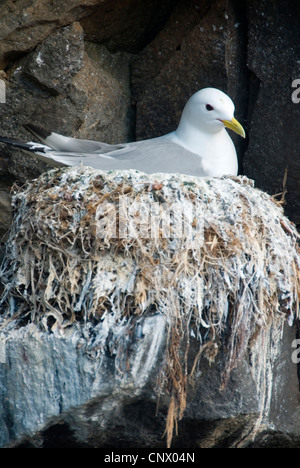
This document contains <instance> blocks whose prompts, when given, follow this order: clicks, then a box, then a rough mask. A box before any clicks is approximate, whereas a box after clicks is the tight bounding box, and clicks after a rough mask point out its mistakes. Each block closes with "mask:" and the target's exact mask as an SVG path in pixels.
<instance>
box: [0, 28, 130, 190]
mask: <svg viewBox="0 0 300 468" xmlns="http://www.w3.org/2000/svg"><path fill="white" fill-rule="evenodd" d="M66 56H67V59H65V57H66ZM10 73H11V74H10V77H9V83H8V86H7V98H6V104H5V105H2V107H1V108H0V115H1V134H6V135H8V134H10V135H14V136H15V137H16V138H20V139H23V140H25V141H29V140H31V138H32V136H31V135H30V134H28V132H26V131H25V129H24V128H23V127H22V125H24V124H25V123H27V122H32V123H36V124H38V125H43V126H45V127H46V128H48V129H52V130H54V131H58V132H59V133H63V134H66V135H74V136H78V137H84V138H90V139H93V138H94V139H95V138H99V139H100V140H104V141H107V142H108V143H116V142H118V141H123V140H128V139H129V136H130V134H131V123H130V109H131V107H130V92H129V86H130V85H129V64H128V57H127V56H126V55H124V54H122V53H118V54H114V55H111V54H110V53H109V52H108V51H107V50H106V49H105V47H103V46H98V45H96V44H85V43H84V33H83V30H82V28H81V26H80V24H79V23H73V24H72V25H70V26H66V27H64V28H61V29H59V30H58V31H56V32H54V33H53V34H52V35H50V36H48V37H47V39H45V41H43V43H42V44H41V45H39V46H38V47H37V48H36V49H35V50H34V51H33V52H31V53H29V54H27V55H26V56H25V57H23V58H22V59H21V60H19V61H17V62H16V64H15V66H14V68H13V69H12V70H11V72H10ZM5 155H7V157H9V160H10V163H9V166H8V170H9V172H10V173H11V174H12V175H14V176H15V178H17V179H19V180H21V181H24V180H26V178H30V177H36V176H37V175H39V174H40V173H41V172H43V171H45V170H46V169H47V165H46V164H44V165H43V164H40V162H37V161H36V159H35V158H34V157H32V156H30V155H28V154H24V153H22V152H16V151H11V150H8V151H6V150H4V156H5Z"/></svg>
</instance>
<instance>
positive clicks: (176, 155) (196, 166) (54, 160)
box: [39, 138, 206, 176]
mask: <svg viewBox="0 0 300 468" xmlns="http://www.w3.org/2000/svg"><path fill="white" fill-rule="evenodd" d="M81 141H83V140H81ZM85 149H86V147H85ZM39 157H41V158H42V159H44V160H46V161H48V163H50V164H51V165H54V166H61V165H63V166H79V165H83V166H90V167H93V168H95V169H101V170H114V169H119V170H128V169H135V170H138V171H142V172H145V173H148V174H153V173H159V172H162V173H181V174H188V175H194V176H205V175H206V174H205V171H204V169H203V166H202V160H201V157H200V156H199V155H197V154H194V153H191V152H190V151H188V150H186V149H185V148H183V147H182V146H180V145H178V144H176V143H174V142H172V141H171V140H169V139H164V138H157V139H154V140H145V141H142V142H134V143H129V144H124V145H123V146H122V147H121V148H120V147H119V148H116V149H115V148H114V149H113V150H112V151H110V152H107V153H105V154H99V153H93V152H92V153H88V152H78V153H77V152H76V153H74V152H71V151H68V152H63V151H46V152H45V153H39ZM49 159H50V160H51V161H49Z"/></svg>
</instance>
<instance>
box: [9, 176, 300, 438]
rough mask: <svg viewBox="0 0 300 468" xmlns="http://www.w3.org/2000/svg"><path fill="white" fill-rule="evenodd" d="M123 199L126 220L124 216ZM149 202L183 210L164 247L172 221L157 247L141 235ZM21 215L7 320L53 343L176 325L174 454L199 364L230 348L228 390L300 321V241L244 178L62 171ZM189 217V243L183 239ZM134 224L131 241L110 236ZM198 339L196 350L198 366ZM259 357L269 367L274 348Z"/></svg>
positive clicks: (31, 189) (23, 201)
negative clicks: (193, 343)
mask: <svg viewBox="0 0 300 468" xmlns="http://www.w3.org/2000/svg"><path fill="white" fill-rule="evenodd" d="M157 179H159V180H157ZM124 195H126V200H127V201H128V200H129V202H130V203H129V207H130V210H129V212H128V210H127V212H126V211H124V212H123V211H122V210H120V197H122V196H124ZM137 202H138V203H139V204H138V205H137V206H136V208H135V203H137ZM150 202H151V203H153V202H155V204H156V207H159V209H160V208H161V207H162V206H164V207H166V206H169V205H171V204H172V203H174V202H176V207H177V208H179V214H178V212H176V210H175V211H173V212H172V215H171V216H170V217H169V218H168V220H167V221H169V232H168V233H167V234H168V235H167V236H166V235H165V232H164V231H163V229H162V226H166V219H165V217H166V212H165V211H164V210H160V212H159V218H158V219H159V222H158V224H157V231H156V235H155V236H153V235H151V233H150V230H151V229H152V228H151V226H150V227H149V225H145V224H144V225H142V226H139V224H138V221H141V220H142V221H143V220H144V221H145V219H146V217H147V216H148V214H149V212H148V211H147V209H148V203H150ZM13 204H14V210H15V216H14V223H13V227H12V230H11V233H10V236H9V239H8V242H7V252H6V257H5V261H4V264H3V265H2V272H1V275H2V283H3V285H4V292H3V295H2V306H3V309H4V311H5V312H4V315H5V316H6V318H8V317H10V318H11V319H12V318H13V319H14V320H16V321H17V322H18V321H19V323H20V324H22V323H24V322H26V321H29V320H30V321H32V322H35V323H38V324H40V325H41V326H42V327H44V328H45V329H46V330H50V329H51V331H53V332H56V331H59V330H63V329H64V328H65V327H68V326H70V325H71V324H72V323H73V322H74V321H84V322H89V321H95V322H99V321H101V320H103V318H104V317H105V316H107V315H108V314H109V315H110V316H111V317H113V321H112V322H111V323H112V324H114V323H115V324H116V323H118V321H120V320H123V321H124V320H129V319H130V318H132V317H134V316H139V315H140V314H146V313H148V314H149V313H153V312H154V311H155V313H160V314H165V315H166V316H167V317H168V321H169V323H170V333H169V339H168V344H167V349H166V359H165V364H166V365H165V366H164V368H163V370H162V373H161V375H160V377H159V382H160V385H159V386H158V389H159V392H166V391H167V392H169V394H170V401H171V403H170V406H169V412H168V415H167V424H166V435H167V444H168V446H170V444H171V440H172V436H173V432H174V429H175V428H176V427H177V421H178V420H179V419H181V417H182V415H183V413H184V410H185V406H186V396H187V386H188V381H189V379H190V378H191V376H194V375H196V370H197V366H198V363H199V360H200V357H201V355H202V354H205V355H206V357H207V358H208V359H209V360H210V361H213V360H214V358H215V356H216V355H217V353H218V352H219V350H220V346H221V347H222V351H223V352H224V355H225V356H226V359H225V364H224V368H223V371H222V382H221V383H222V385H223V386H225V385H226V383H227V382H228V379H229V376H230V372H231V370H232V369H233V368H234V367H235V366H236V365H237V363H238V362H239V360H240V359H241V357H242V356H243V355H244V354H245V352H247V351H248V350H249V348H251V347H253V346H254V343H257V342H258V341H259V340H262V342H266V340H265V337H266V336H267V335H268V333H271V330H281V327H282V324H283V323H284V322H285V320H288V322H289V323H290V324H291V323H292V322H293V320H294V318H295V317H298V315H299V308H298V304H299V293H300V286H299V285H300V273H299V272H300V256H299V248H298V241H299V236H298V233H297V231H296V228H295V227H294V225H293V224H292V223H291V222H289V220H288V219H287V218H286V217H285V216H284V214H283V211H282V208H281V207H280V206H279V204H278V203H276V202H275V201H274V200H273V199H272V198H271V197H270V196H268V195H267V194H265V193H263V192H261V191H259V190H257V189H255V188H253V186H252V183H251V181H249V180H248V179H247V178H245V177H238V178H223V179H208V178H207V179H205V178H203V179H198V178H193V177H188V176H174V175H173V176H171V175H166V174H164V175H155V176H148V175H145V174H142V173H139V172H136V171H127V172H118V171H113V172H111V173H105V172H101V171H96V170H93V169H90V168H68V169H63V170H62V169H59V170H54V171H51V172H48V173H45V174H43V175H42V176H41V177H40V178H39V179H37V180H34V181H32V182H30V183H28V184H27V186H26V187H23V188H22V189H19V190H16V193H15V194H14V197H13ZM103 207H104V208H103ZM191 207H192V208H193V209H194V211H193V212H191V210H190V209H191ZM109 211H112V212H113V213H116V216H117V218H116V225H115V226H113V221H112V220H113V218H111V217H110V216H109V214H110V213H109ZM181 215H183V216H184V217H185V220H188V223H187V224H186V225H187V226H188V229H189V231H188V232H187V235H184V236H181V237H180V236H179V237H178V225H180V223H181V221H182V218H181ZM110 223H111V225H110V226H109V224H110ZM125 223H127V226H128V225H131V228H132V229H131V231H130V233H129V234H130V235H128V236H127V237H124V236H120V235H117V236H116V237H111V236H110V232H111V231H110V229H111V228H112V227H117V230H119V233H120V229H121V228H123V227H124V225H125ZM186 225H185V226H186ZM99 226H100V228H99ZM137 226H139V229H137ZM99 229H100V231H99ZM104 232H105V233H106V235H105V236H104V235H103V233H104ZM99 233H101V235H100V236H99ZM152 234H153V232H152ZM176 236H177V237H176ZM277 335H278V334H277ZM191 337H194V338H195V339H197V340H198V342H199V352H198V354H197V355H196V356H195V357H194V360H193V362H192V365H191V362H190V359H189V344H190V339H191ZM194 338H193V339H194ZM260 352H261V353H262V357H261V359H260V363H261V362H265V360H266V353H267V352H268V350H267V347H265V348H261V349H260ZM262 367H264V365H263V366H262ZM261 385H262V384H261Z"/></svg>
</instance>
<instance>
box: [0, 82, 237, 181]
mask: <svg viewBox="0 0 300 468" xmlns="http://www.w3.org/2000/svg"><path fill="white" fill-rule="evenodd" d="M234 109H235V107H234V104H233V102H232V100H231V99H230V98H229V96H227V94H225V93H223V92H222V91H220V90H218V89H215V88H204V89H202V90H200V91H198V92H197V93H195V94H194V95H193V96H192V97H191V98H190V99H189V100H188V102H187V103H186V105H185V107H184V109H183V112H182V115H181V119H180V122H179V125H178V128H177V130H175V131H174V132H171V133H168V134H167V135H163V136H160V137H158V138H153V139H148V140H143V141H136V142H132V143H123V144H117V145H109V144H107V143H102V142H98V141H92V140H82V139H76V138H70V137H66V136H63V135H59V134H58V133H54V132H48V131H46V130H44V129H42V128H40V127H37V126H35V125H31V124H27V125H25V128H26V129H28V130H29V131H30V132H31V133H32V134H34V135H35V136H36V137H37V138H38V140H39V141H40V142H41V143H35V142H29V143H22V142H19V141H16V140H11V139H9V138H0V142H2V143H6V144H10V145H13V146H15V147H18V148H21V149H23V150H27V151H31V152H33V153H35V154H36V155H37V156H38V157H39V158H40V159H43V160H44V161H46V162H47V163H48V164H49V165H51V166H54V167H59V166H80V165H83V166H90V167H93V168H95V169H102V170H112V169H125V170H126V169H136V170H139V171H142V172H146V173H148V174H151V173H161V172H163V173H181V174H188V175H193V176H199V177H204V176H209V177H221V176H223V175H232V176H235V175H237V172H238V162H237V155H236V150H235V147H234V144H233V142H232V140H231V138H230V136H229V135H228V133H227V131H226V128H225V127H227V128H229V129H231V130H233V131H234V132H236V133H238V134H239V135H241V136H242V137H243V138H245V131H244V129H243V127H242V126H241V124H240V123H239V122H238V121H237V120H236V119H235V118H234Z"/></svg>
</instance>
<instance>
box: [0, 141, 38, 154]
mask: <svg viewBox="0 0 300 468" xmlns="http://www.w3.org/2000/svg"><path fill="white" fill-rule="evenodd" d="M0 143H4V144H5V145H9V146H13V147H14V148H19V149H21V150H24V151H30V152H32V153H35V152H36V151H37V147H36V146H35V145H34V144H30V143H24V142H23V141H20V140H13V139H12V138H7V137H0ZM39 151H43V148H42V147H41V148H39Z"/></svg>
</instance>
